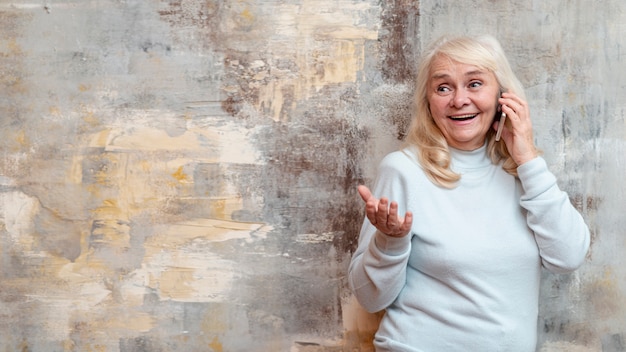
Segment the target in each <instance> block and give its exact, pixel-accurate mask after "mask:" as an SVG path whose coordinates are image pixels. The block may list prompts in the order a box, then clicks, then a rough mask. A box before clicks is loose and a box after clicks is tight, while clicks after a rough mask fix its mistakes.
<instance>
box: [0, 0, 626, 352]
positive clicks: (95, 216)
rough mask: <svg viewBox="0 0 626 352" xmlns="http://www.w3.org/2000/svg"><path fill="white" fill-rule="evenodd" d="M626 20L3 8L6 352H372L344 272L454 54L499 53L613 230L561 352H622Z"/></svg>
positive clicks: (264, 3)
mask: <svg viewBox="0 0 626 352" xmlns="http://www.w3.org/2000/svg"><path fill="white" fill-rule="evenodd" d="M624 23H626V4H624V3H623V1H621V0H606V1H603V2H602V3H601V5H599V4H598V3H597V2H593V1H573V0H572V1H568V0H556V1H551V2H544V1H526V2H524V4H516V3H515V2H513V1H487V0H484V1H473V2H467V3H465V4H460V3H459V2H456V1H455V2H451V1H448V2H443V1H436V0H423V1H421V2H419V3H418V1H417V0H413V1H411V0H393V1H382V2H381V1H378V0H368V1H360V0H358V1H357V0H352V1H350V0H287V1H270V0H152V1H145V0H97V1H85V0H69V1H65V2H60V1H39V2H28V1H15V2H12V1H7V0H0V33H1V34H2V35H1V36H0V126H1V127H2V128H1V130H0V140H1V144H0V150H1V153H2V154H1V156H0V260H1V262H0V350H3V351H14V350H21V351H124V352H136V351H137V352H138V351H215V352H217V351H302V352H304V351H354V350H357V351H368V350H371V345H370V344H369V342H368V341H369V340H370V339H371V334H372V332H373V331H374V330H375V328H376V321H377V318H378V317H377V316H373V315H369V314H366V313H364V312H363V311H362V310H360V308H359V307H358V305H357V304H356V303H355V302H354V300H353V299H352V297H351V296H350V293H349V291H348V289H347V286H346V280H345V274H346V269H347V264H348V261H349V258H350V254H351V251H352V250H353V248H354V246H355V241H356V236H357V233H358V228H359V227H360V223H361V221H362V212H361V205H360V204H359V201H358V198H357V195H356V192H355V187H356V185H357V184H358V183H360V182H371V178H372V176H373V175H374V172H375V166H376V164H377V162H378V160H379V159H380V158H381V157H382V156H383V155H384V154H385V153H387V152H389V151H391V150H393V149H394V148H396V147H397V146H398V144H399V139H400V138H401V137H402V135H403V132H404V130H405V127H406V123H407V119H406V118H407V111H408V105H409V99H410V92H411V79H412V76H413V74H414V69H415V63H416V57H417V54H418V53H419V50H420V47H421V46H422V45H423V44H424V43H425V42H428V41H430V40H431V39H432V38H434V37H436V36H438V35H439V34H441V33H443V32H446V31H452V32H475V33H483V32H489V33H493V34H495V35H496V36H497V37H499V38H500V39H501V41H502V43H503V46H504V47H505V50H506V51H507V52H508V53H509V55H510V57H511V61H512V64H513V66H514V68H515V70H516V71H517V72H518V73H519V75H520V78H521V79H522V81H523V83H524V84H525V85H526V86H527V87H528V96H529V101H530V104H531V108H532V109H533V112H534V115H533V116H534V120H535V129H536V132H535V134H536V139H537V143H538V144H539V146H540V147H541V148H542V149H543V150H544V152H545V157H546V159H547V160H548V161H549V163H550V164H551V165H552V170H553V171H554V172H555V173H556V174H557V176H558V178H559V180H560V183H561V185H562V187H563V188H564V189H566V190H567V191H568V192H569V193H570V195H571V196H572V200H573V201H574V202H575V204H576V205H577V206H578V207H579V208H580V209H581V211H582V213H583V214H584V216H585V218H586V219H587V220H588V223H589V225H590V227H591V229H592V232H593V246H592V250H591V252H590V255H589V260H588V262H587V264H586V265H585V267H584V268H583V269H581V270H580V271H579V272H577V273H575V274H572V275H561V276H554V275H549V274H546V275H545V277H544V285H543V291H542V303H541V317H540V324H539V325H540V339H541V341H540V346H539V347H538V349H540V350H542V351H623V350H625V349H626V318H625V317H626V259H624V258H625V257H624V256H623V254H622V253H623V251H624V248H626V243H625V240H624V228H626V219H625V218H624V217H623V216H622V215H621V214H622V213H623V212H624V211H625V210H626V209H625V206H626V204H625V203H624V201H623V199H624V190H623V187H622V175H623V174H624V173H625V172H626V170H625V168H626V165H625V162H624V157H623V155H624V152H625V149H626V144H625V143H624V140H625V137H626V123H625V120H624V108H625V106H626V94H624V93H626V92H625V89H626V88H625V86H624V84H623V82H625V81H626V67H625V66H624V65H623V64H622V63H621V62H622V61H623V58H622V55H623V54H624V53H623V50H624V47H626V39H625V38H626V26H624Z"/></svg>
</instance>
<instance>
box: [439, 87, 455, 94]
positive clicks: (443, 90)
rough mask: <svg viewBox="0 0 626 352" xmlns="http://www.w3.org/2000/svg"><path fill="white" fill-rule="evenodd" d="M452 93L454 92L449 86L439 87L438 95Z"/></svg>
mask: <svg viewBox="0 0 626 352" xmlns="http://www.w3.org/2000/svg"><path fill="white" fill-rule="evenodd" d="M451 91H452V90H451V89H450V87H448V86H438V87H437V93H442V94H445V93H450V92H451Z"/></svg>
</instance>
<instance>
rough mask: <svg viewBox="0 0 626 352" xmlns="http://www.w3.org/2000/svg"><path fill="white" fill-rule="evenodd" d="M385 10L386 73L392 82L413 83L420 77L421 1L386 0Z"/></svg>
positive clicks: (383, 19) (385, 76)
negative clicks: (417, 75)
mask: <svg viewBox="0 0 626 352" xmlns="http://www.w3.org/2000/svg"><path fill="white" fill-rule="evenodd" d="M382 7H383V9H382V16H381V26H382V32H383V33H385V34H383V35H381V36H380V38H379V41H380V43H381V49H382V54H383V56H384V58H383V62H382V65H381V70H382V73H383V75H384V78H385V79H386V80H388V81H390V82H395V83H412V82H413V80H414V79H415V76H416V74H417V57H416V54H417V49H418V48H416V47H415V42H416V38H418V37H419V36H418V29H419V17H420V12H419V0H391V1H385V2H383V3H382Z"/></svg>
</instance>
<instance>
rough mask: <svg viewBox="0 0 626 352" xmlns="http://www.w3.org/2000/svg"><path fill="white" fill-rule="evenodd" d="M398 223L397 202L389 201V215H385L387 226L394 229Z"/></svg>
mask: <svg viewBox="0 0 626 352" xmlns="http://www.w3.org/2000/svg"><path fill="white" fill-rule="evenodd" d="M399 223H400V221H399V219H398V203H396V202H391V205H389V215H388V216H387V227H388V228H389V229H390V230H394V229H395V228H396V227H397V226H398V224H399Z"/></svg>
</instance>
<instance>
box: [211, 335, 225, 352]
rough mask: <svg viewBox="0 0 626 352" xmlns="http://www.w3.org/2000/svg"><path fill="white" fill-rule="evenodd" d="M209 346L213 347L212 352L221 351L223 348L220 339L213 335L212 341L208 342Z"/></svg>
mask: <svg viewBox="0 0 626 352" xmlns="http://www.w3.org/2000/svg"><path fill="white" fill-rule="evenodd" d="M209 347H210V348H212V349H213V352H223V351H224V348H223V347H222V343H221V342H220V340H219V339H218V338H217V337H215V338H214V339H213V341H211V343H210V344H209Z"/></svg>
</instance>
